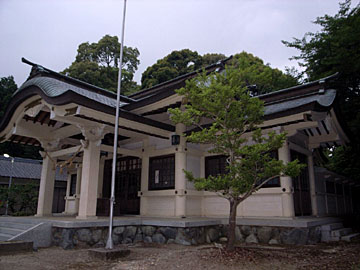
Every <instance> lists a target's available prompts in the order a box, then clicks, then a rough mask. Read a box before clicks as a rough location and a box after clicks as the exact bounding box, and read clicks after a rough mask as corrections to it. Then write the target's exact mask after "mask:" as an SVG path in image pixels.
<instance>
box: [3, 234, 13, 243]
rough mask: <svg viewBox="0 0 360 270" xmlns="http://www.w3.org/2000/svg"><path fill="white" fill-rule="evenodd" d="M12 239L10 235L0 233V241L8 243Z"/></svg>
mask: <svg viewBox="0 0 360 270" xmlns="http://www.w3.org/2000/svg"><path fill="white" fill-rule="evenodd" d="M11 237H13V236H12V235H10V234H6V233H0V241H7V240H9V239H10V238H11Z"/></svg>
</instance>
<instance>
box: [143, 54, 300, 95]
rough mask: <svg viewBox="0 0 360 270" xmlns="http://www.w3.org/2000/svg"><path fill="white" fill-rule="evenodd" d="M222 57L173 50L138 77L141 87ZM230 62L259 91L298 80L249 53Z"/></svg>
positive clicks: (157, 82)
mask: <svg viewBox="0 0 360 270" xmlns="http://www.w3.org/2000/svg"><path fill="white" fill-rule="evenodd" d="M225 58H226V56H225V55H223V54H217V53H208V54H204V55H203V56H201V55H199V54H198V53H197V52H193V51H191V50H189V49H185V50H181V51H173V52H172V53H170V54H169V55H167V56H166V57H164V58H163V59H160V60H158V61H157V63H156V64H154V65H152V66H150V67H148V68H147V69H146V70H145V72H144V73H143V74H142V78H141V88H148V87H152V86H154V85H157V84H159V83H162V82H165V81H168V80H171V79H173V78H175V77H177V76H180V75H183V74H186V73H189V72H192V71H195V70H198V69H200V68H203V67H206V66H209V65H211V64H214V63H216V62H218V61H220V60H224V59H225ZM230 65H234V66H236V67H237V68H238V69H239V72H242V73H243V80H244V82H245V83H246V85H255V84H256V86H257V91H258V92H259V93H267V92H271V91H274V90H279V89H282V88H287V87H290V86H294V85H296V84H297V83H298V80H297V79H296V78H294V77H293V76H291V75H290V74H287V75H286V74H284V73H283V72H281V71H280V70H278V69H273V68H271V67H270V66H269V65H265V64H264V62H263V61H262V60H261V59H260V58H258V57H255V56H253V55H252V54H250V53H246V52H241V53H239V54H235V55H234V57H233V60H231V62H230Z"/></svg>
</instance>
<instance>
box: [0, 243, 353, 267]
mask: <svg viewBox="0 0 360 270" xmlns="http://www.w3.org/2000/svg"><path fill="white" fill-rule="evenodd" d="M128 248H129V249H130V250H131V253H130V255H129V256H128V257H126V258H123V259H119V260H115V261H100V260H96V259H94V258H91V257H90V256H89V255H88V251H87V249H73V250H63V249H62V248H59V247H51V248H46V249H39V251H37V252H32V253H24V254H17V255H9V256H2V257H0V269H4V270H5V269H6V270H22V269H24V270H35V269H57V270H58V269H74V270H75V269H104V270H105V269H114V270H125V269H126V270H142V269H144V270H145V269H151V270H160V269H161V270H171V269H186V270H197V269H209V270H213V269H224V270H233V269H249V270H250V269H252V270H260V269H282V270H283V269H284V270H287V269H316V270H321V269H327V270H328V269H330V270H331V269H360V256H359V254H360V242H356V243H333V244H318V245H312V246H291V247H290V246H286V247H285V246H277V247H274V246H265V245H241V246H238V247H237V248H236V250H235V251H234V252H231V253H229V252H226V251H225V250H224V249H221V248H219V247H215V246H214V245H202V246H180V245H174V244H171V245H154V244H151V245H149V244H147V245H145V244H138V245H135V246H129V247H128Z"/></svg>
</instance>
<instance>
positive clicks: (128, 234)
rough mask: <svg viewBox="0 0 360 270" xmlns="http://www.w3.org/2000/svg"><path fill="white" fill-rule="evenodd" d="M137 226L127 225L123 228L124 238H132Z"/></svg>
mask: <svg viewBox="0 0 360 270" xmlns="http://www.w3.org/2000/svg"><path fill="white" fill-rule="evenodd" d="M136 231H137V228H136V227H135V226H128V227H126V228H125V230H124V233H123V237H124V239H125V238H131V239H132V240H133V239H134V238H135V235H136Z"/></svg>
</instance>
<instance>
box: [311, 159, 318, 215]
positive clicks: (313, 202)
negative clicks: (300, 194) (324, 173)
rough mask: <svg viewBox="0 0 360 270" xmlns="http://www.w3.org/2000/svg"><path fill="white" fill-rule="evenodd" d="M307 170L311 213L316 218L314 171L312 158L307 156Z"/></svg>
mask: <svg viewBox="0 0 360 270" xmlns="http://www.w3.org/2000/svg"><path fill="white" fill-rule="evenodd" d="M308 170H309V182H310V196H311V211H312V214H313V216H318V214H319V212H318V206H317V200H316V190H315V171H314V157H313V156H312V155H310V156H308Z"/></svg>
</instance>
